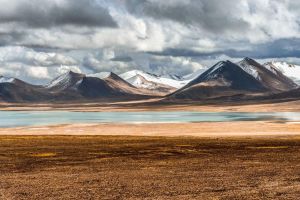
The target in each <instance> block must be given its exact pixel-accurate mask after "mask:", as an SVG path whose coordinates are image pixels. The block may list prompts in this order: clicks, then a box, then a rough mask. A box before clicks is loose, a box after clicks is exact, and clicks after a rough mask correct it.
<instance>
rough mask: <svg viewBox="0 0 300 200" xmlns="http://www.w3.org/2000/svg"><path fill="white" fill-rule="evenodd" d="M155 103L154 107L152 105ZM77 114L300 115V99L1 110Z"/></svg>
mask: <svg viewBox="0 0 300 200" xmlns="http://www.w3.org/2000/svg"><path fill="white" fill-rule="evenodd" d="M153 103H154V104H153ZM52 110H54V111H78V112H129V111H132V112H143V111H191V112H192V111H201V112H300V100H295V101H288V102H256V103H255V102H252V103H251V104H250V102H249V104H247V103H245V102H244V103H236V104H230V103H229V102H227V103H222V104H202V103H201V102H199V103H195V102H194V103H185V104H178V103H174V104H159V103H157V102H155V100H153V101H132V102H117V103H68V104H65V103H62V104H51V103H42V104H34V106H33V105H32V104H29V103H0V111H52Z"/></svg>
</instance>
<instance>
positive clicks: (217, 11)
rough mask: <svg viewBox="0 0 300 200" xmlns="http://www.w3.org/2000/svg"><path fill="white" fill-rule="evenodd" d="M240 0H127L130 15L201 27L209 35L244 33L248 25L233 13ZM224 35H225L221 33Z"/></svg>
mask: <svg viewBox="0 0 300 200" xmlns="http://www.w3.org/2000/svg"><path fill="white" fill-rule="evenodd" d="M238 2H240V1H239V0H228V1H226V2H220V1H219V0H190V1H186V2H185V1H168V0H167V1H149V0H126V5H127V8H128V10H129V11H130V12H131V13H134V14H136V15H146V16H149V17H152V18H154V19H159V20H161V19H165V20H171V21H176V22H179V23H181V24H184V25H187V26H199V27H201V28H202V29H205V30H207V31H210V32H214V33H216V34H218V31H227V30H230V31H234V30H235V31H244V30H245V29H247V28H248V27H249V24H248V23H247V22H246V21H244V20H242V19H241V18H239V17H235V15H234V13H236V12H238V6H237V5H238ZM219 34H222V33H219Z"/></svg>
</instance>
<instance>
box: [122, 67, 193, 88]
mask: <svg viewBox="0 0 300 200" xmlns="http://www.w3.org/2000/svg"><path fill="white" fill-rule="evenodd" d="M120 77H121V78H123V79H124V80H126V81H128V82H129V83H130V84H132V85H134V86H135V87H138V88H147V89H155V88H154V87H153V83H155V84H159V85H160V86H161V85H165V86H168V87H171V88H181V87H183V86H184V85H186V84H187V83H188V82H189V81H186V80H184V81H182V80H176V79H173V78H170V77H164V76H158V75H155V74H151V73H147V72H143V71H140V70H132V71H129V72H126V73H123V74H121V75H120ZM151 83H152V84H151Z"/></svg>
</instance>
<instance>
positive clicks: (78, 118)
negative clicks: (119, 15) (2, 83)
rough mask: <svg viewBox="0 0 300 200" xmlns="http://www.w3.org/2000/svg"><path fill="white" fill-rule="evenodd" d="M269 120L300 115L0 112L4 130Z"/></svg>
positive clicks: (280, 113)
mask: <svg viewBox="0 0 300 200" xmlns="http://www.w3.org/2000/svg"><path fill="white" fill-rule="evenodd" d="M265 120H268V121H283V122H290V121H292V122H294V121H300V113H298V112H268V113H247V112H211V113H210V112H68V111H0V127H21V126H42V125H58V124H76V123H180V122H181V123H194V122H230V121H265Z"/></svg>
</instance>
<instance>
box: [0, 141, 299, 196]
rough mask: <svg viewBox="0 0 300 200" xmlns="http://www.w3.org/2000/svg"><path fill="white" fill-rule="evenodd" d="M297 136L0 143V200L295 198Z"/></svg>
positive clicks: (297, 182) (297, 155)
mask: <svg viewBox="0 0 300 200" xmlns="http://www.w3.org/2000/svg"><path fill="white" fill-rule="evenodd" d="M299 194H300V136H267V137H266V136H260V137H259V136H256V137H215V138H200V137H139V136H0V199H33V200H34V199H205V200H206V199H247V200H248V199H298V198H299Z"/></svg>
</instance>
